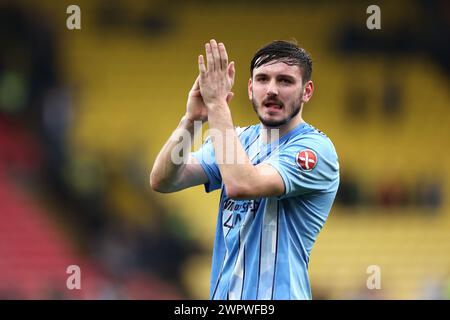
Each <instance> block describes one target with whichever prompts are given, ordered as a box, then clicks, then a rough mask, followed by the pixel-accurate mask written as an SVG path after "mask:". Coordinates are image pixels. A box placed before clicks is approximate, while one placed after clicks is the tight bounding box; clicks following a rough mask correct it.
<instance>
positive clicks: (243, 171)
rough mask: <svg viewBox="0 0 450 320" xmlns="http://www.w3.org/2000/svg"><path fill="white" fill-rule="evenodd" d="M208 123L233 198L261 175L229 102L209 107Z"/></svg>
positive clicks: (225, 181)
mask: <svg viewBox="0 0 450 320" xmlns="http://www.w3.org/2000/svg"><path fill="white" fill-rule="evenodd" d="M208 123H209V127H210V131H211V132H212V136H211V138H212V139H213V145H214V151H215V154H216V160H217V163H218V165H219V170H220V174H221V176H222V181H223V183H224V184H225V188H226V191H227V194H228V196H229V197H231V198H233V197H239V196H240V195H242V194H246V193H248V192H247V191H248V190H247V189H249V188H251V185H252V182H255V179H256V178H257V176H258V175H257V170H256V168H255V166H254V165H253V164H252V163H251V161H250V159H249V158H248V156H247V154H246V152H245V150H244V148H243V147H242V144H241V142H240V141H239V137H238V135H237V134H236V130H235V128H234V125H233V120H232V118H231V112H230V110H229V107H228V105H227V104H226V103H225V102H224V103H223V104H219V105H217V106H214V107H212V108H209V110H208ZM216 135H217V136H216Z"/></svg>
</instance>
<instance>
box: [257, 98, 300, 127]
mask: <svg viewBox="0 0 450 320" xmlns="http://www.w3.org/2000/svg"><path fill="white" fill-rule="evenodd" d="M300 101H301V97H300ZM252 104H253V110H255V112H256V114H257V115H258V118H259V121H261V123H262V124H263V125H264V126H266V127H267V128H277V127H280V126H282V125H284V124H286V123H288V122H289V121H291V119H292V118H294V117H295V116H296V115H298V113H299V112H300V110H301V108H302V105H301V103H299V104H298V105H295V106H294V110H293V111H292V113H291V114H290V115H289V116H288V117H286V118H285V119H282V120H279V121H267V120H264V119H263V118H262V117H260V115H259V113H258V106H257V105H256V102H255V100H254V99H252Z"/></svg>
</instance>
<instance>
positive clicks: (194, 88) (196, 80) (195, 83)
mask: <svg viewBox="0 0 450 320" xmlns="http://www.w3.org/2000/svg"><path fill="white" fill-rule="evenodd" d="M199 63H200V62H199ZM199 65H200V64H199ZM199 80H200V75H198V76H197V78H196V79H195V81H194V84H193V86H192V88H191V91H195V90H200V85H199V84H198V82H199Z"/></svg>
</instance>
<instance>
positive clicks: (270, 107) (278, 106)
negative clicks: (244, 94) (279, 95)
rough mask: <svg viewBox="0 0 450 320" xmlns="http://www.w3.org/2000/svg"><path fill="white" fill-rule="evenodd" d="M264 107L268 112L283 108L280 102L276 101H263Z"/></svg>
mask: <svg viewBox="0 0 450 320" xmlns="http://www.w3.org/2000/svg"><path fill="white" fill-rule="evenodd" d="M264 107H265V108H266V110H267V111H268V112H269V113H277V112H279V111H280V110H281V109H283V106H282V105H281V104H280V103H277V102H274V101H269V102H266V103H264Z"/></svg>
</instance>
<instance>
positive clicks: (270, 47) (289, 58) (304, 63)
mask: <svg viewBox="0 0 450 320" xmlns="http://www.w3.org/2000/svg"><path fill="white" fill-rule="evenodd" d="M271 61H274V62H284V63H286V64H288V65H290V66H294V65H296V66H299V67H300V72H301V75H302V82H303V84H304V83H306V82H307V81H309V80H311V74H312V60H311V57H310V56H309V54H308V53H307V52H306V50H305V49H303V48H300V47H299V46H298V45H297V43H295V42H292V41H285V40H276V41H273V42H271V43H269V44H267V45H265V46H264V47H262V48H261V49H259V50H258V51H257V52H256V53H255V56H254V57H253V59H252V62H251V63H250V75H251V76H252V77H253V70H254V69H255V68H258V67H260V66H262V65H264V64H266V63H268V62H271Z"/></svg>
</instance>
